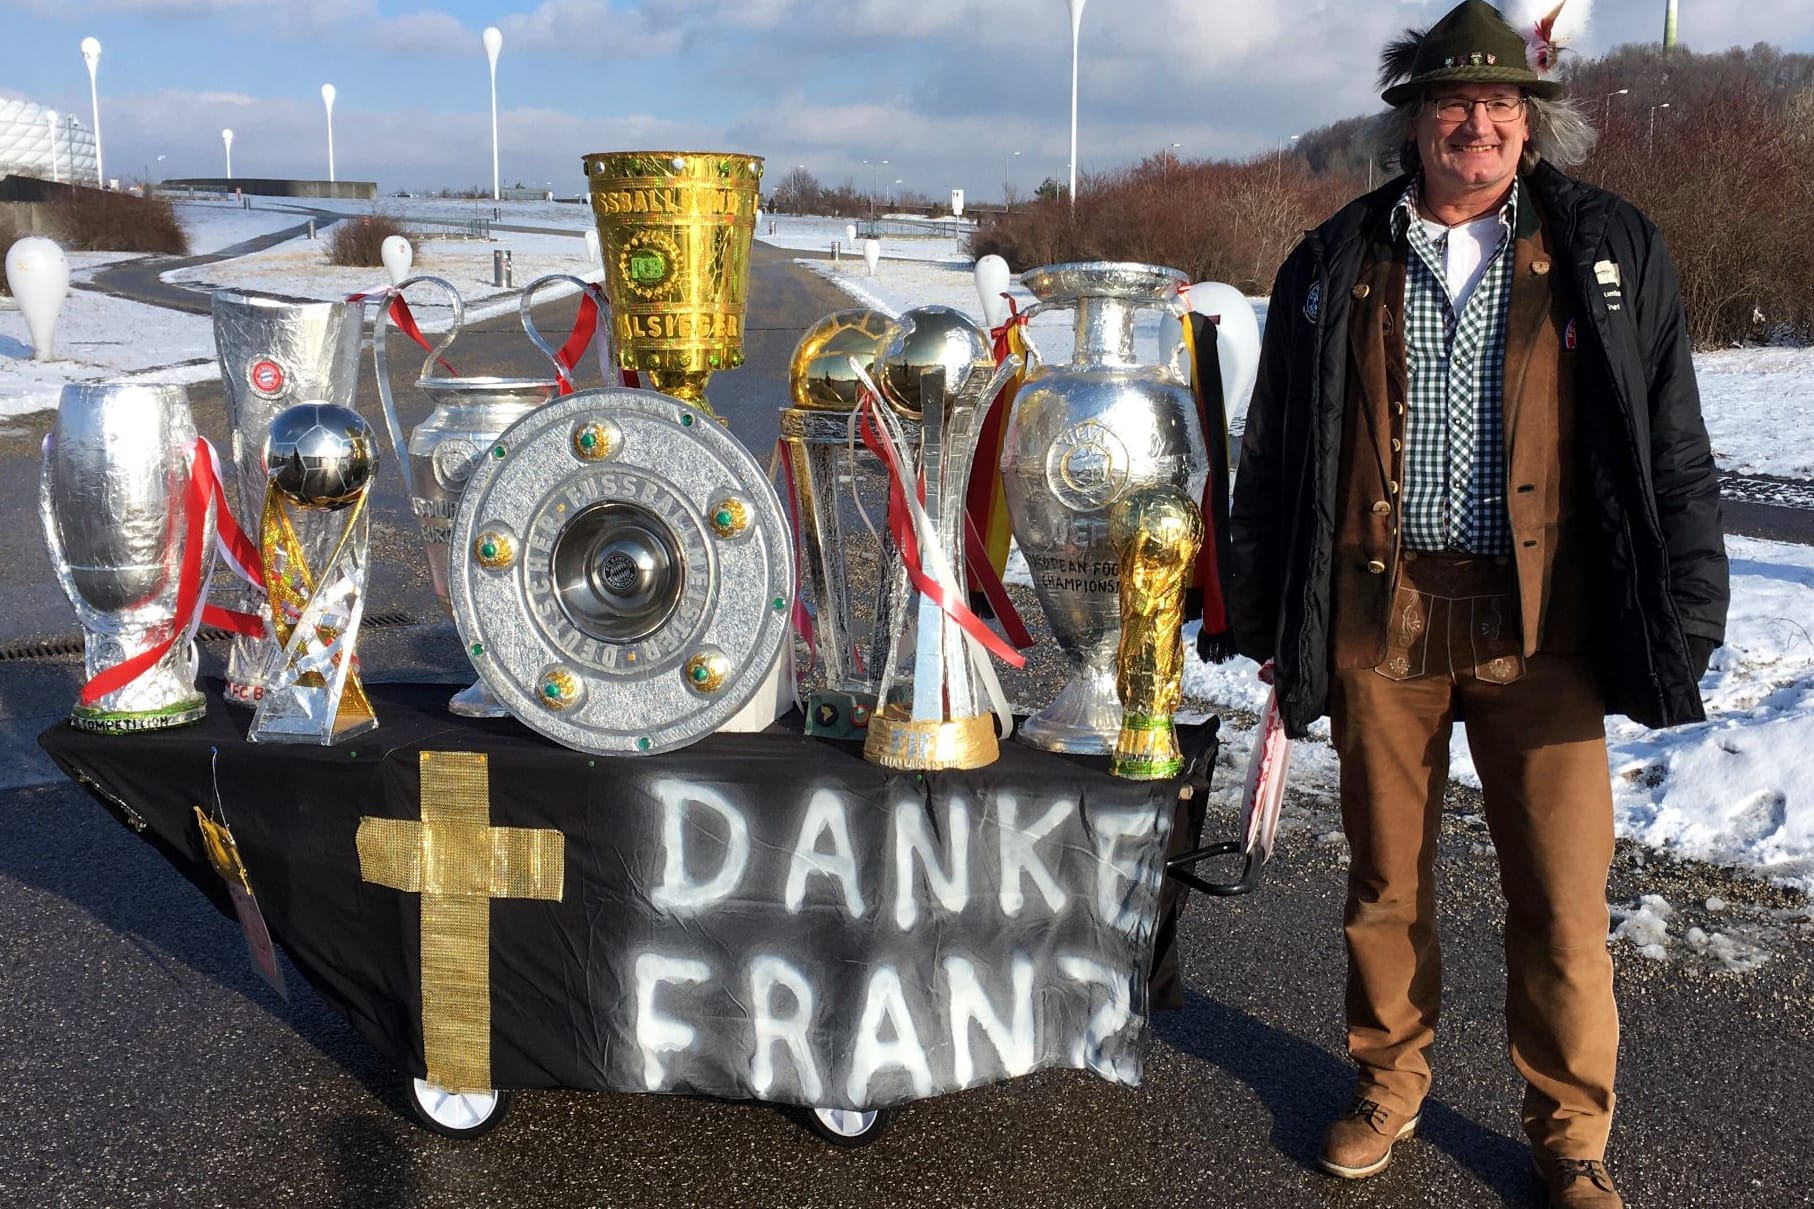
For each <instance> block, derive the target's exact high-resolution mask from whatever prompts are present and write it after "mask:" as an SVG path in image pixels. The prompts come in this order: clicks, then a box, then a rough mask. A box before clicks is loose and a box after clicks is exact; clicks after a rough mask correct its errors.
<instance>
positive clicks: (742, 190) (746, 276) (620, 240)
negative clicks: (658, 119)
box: [584, 151, 762, 416]
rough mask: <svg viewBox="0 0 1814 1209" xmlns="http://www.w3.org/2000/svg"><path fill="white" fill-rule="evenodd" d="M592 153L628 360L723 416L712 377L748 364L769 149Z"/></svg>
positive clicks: (595, 198)
mask: <svg viewBox="0 0 1814 1209" xmlns="http://www.w3.org/2000/svg"><path fill="white" fill-rule="evenodd" d="M584 163H585V166H586V180H587V185H588V188H589V190H590V192H591V196H592V216H593V219H594V220H595V221H596V222H597V223H598V239H599V245H600V253H601V255H602V257H603V259H604V266H605V281H604V285H605V295H606V297H607V298H609V299H610V302H611V314H612V326H613V328H614V332H615V335H616V338H617V339H616V344H617V364H618V368H619V369H625V370H634V371H636V372H637V373H639V374H641V375H642V376H643V380H644V382H645V383H646V384H647V385H649V386H651V387H653V388H654V389H655V390H658V391H660V392H661V393H663V394H665V395H672V396H673V397H674V398H676V399H680V400H681V401H683V402H686V403H690V404H692V405H693V406H694V407H697V408H700V409H701V410H703V411H705V412H706V413H707V414H708V415H713V416H716V414H717V413H715V412H713V411H712V409H711V405H710V404H708V403H707V402H706V398H705V384H706V379H708V378H710V377H711V376H712V374H713V373H714V372H715V371H717V370H721V369H736V368H737V367H738V366H739V365H742V364H743V316H744V312H745V310H746V309H747V307H748V303H749V282H750V240H751V238H752V237H753V236H754V235H755V233H756V207H757V204H758V203H759V201H760V196H759V193H758V190H759V189H760V188H761V185H762V161H761V160H760V159H758V158H757V157H755V156H751V155H737V154H732V153H729V152H705V151H612V152H602V153H600V154H597V155H588V156H585V157H584Z"/></svg>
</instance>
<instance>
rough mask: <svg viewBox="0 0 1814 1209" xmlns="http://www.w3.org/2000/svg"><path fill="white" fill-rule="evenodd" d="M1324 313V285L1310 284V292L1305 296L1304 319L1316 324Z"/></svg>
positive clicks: (1317, 282)
mask: <svg viewBox="0 0 1814 1209" xmlns="http://www.w3.org/2000/svg"><path fill="white" fill-rule="evenodd" d="M1322 313H1323V283H1322V282H1320V281H1313V282H1311V283H1310V292H1309V293H1308V294H1305V295H1304V318H1306V319H1308V320H1310V322H1312V323H1315V322H1316V321H1317V319H1318V318H1319V317H1321V315H1322Z"/></svg>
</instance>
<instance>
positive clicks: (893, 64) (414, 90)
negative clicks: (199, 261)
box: [0, 0, 1814, 198]
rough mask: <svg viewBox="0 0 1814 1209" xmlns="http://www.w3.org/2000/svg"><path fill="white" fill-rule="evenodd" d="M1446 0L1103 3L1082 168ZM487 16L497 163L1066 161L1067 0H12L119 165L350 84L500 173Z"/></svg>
mask: <svg viewBox="0 0 1814 1209" xmlns="http://www.w3.org/2000/svg"><path fill="white" fill-rule="evenodd" d="M1450 3H1451V0H1436V2H1435V3H1427V4H1426V3H1418V2H1416V0H1408V2H1401V0H1351V2H1344V0H1086V3H1085V8H1084V12H1083V23H1082V68H1081V82H1080V101H1079V116H1078V120H1079V136H1078V138H1079V147H1078V159H1079V162H1080V165H1081V166H1082V168H1083V169H1085V170H1090V169H1098V170H1100V169H1108V168H1113V167H1116V166H1119V165H1121V164H1125V163H1128V162H1131V161H1134V160H1138V159H1140V158H1141V157H1143V156H1146V155H1150V154H1152V153H1154V152H1156V151H1158V150H1160V149H1161V148H1166V147H1169V146H1170V145H1171V144H1173V143H1177V144H1179V152H1178V153H1179V154H1180V155H1182V156H1184V157H1186V158H1194V157H1200V156H1217V155H1227V156H1239V155H1247V154H1252V153H1255V152H1259V151H1263V150H1267V149H1270V148H1272V147H1274V146H1276V145H1278V143H1279V142H1280V140H1282V139H1285V138H1288V137H1289V136H1290V135H1292V134H1294V133H1297V132H1299V131H1302V130H1307V129H1310V128H1312V127H1314V126H1318V125H1322V124H1324V123H1326V122H1329V121H1333V120H1335V119H1337V118H1340V117H1344V116H1348V115H1351V114H1355V113H1362V112H1368V111H1371V110H1372V109H1374V108H1376V107H1377V105H1378V102H1377V99H1376V97H1375V96H1374V93H1373V90H1372V88H1371V86H1370V85H1371V81H1372V77H1373V74H1374V68H1375V64H1376V61H1377V55H1378V49H1379V46H1380V44H1381V43H1382V42H1383V41H1384V40H1385V39H1386V38H1387V37H1388V36H1389V35H1390V34H1392V33H1394V32H1396V31H1397V30H1398V29H1400V28H1402V27H1404V26H1406V25H1414V26H1422V25H1427V24H1429V23H1430V22H1432V21H1434V20H1435V19H1436V18H1437V17H1439V16H1441V15H1442V13H1443V12H1445V11H1446V10H1447V9H1448V7H1449V4H1450ZM1680 7H1681V18H1680V30H1681V39H1682V41H1683V43H1684V44H1686V45H1688V46H1691V47H1693V48H1694V49H1697V50H1715V49H1721V48H1724V47H1727V46H1732V45H1749V44H1751V43H1754V42H1759V41H1768V42H1773V43H1775V44H1777V45H1779V46H1783V47H1785V48H1787V49H1791V50H1801V51H1814V2H1810V0H1745V2H1744V3H1733V2H1732V0H1718V2H1715V0H1680ZM1663 8H1664V3H1663V0H1599V2H1598V4H1597V5H1596V6H1595V9H1594V21H1593V26H1592V28H1591V30H1590V32H1589V34H1588V36H1587V37H1586V38H1585V39H1584V40H1583V41H1582V43H1581V44H1580V49H1581V50H1583V51H1585V52H1586V53H1589V54H1592V53H1596V52H1598V51H1600V50H1603V49H1606V48H1608V47H1610V46H1613V45H1617V44H1619V43H1622V42H1629V41H1657V40H1660V38H1661V30H1662V14H1663ZM487 25H496V26H498V27H499V28H500V29H501V30H502V32H503V34H504V46H503V54H502V56H501V58H500V59H499V63H498V111H499V125H500V141H501V146H502V151H501V160H502V173H503V176H504V177H505V183H506V184H508V183H511V182H512V181H515V180H521V181H523V182H524V183H526V184H534V185H543V184H549V183H551V184H552V185H553V187H554V188H555V189H556V190H557V191H558V192H562V193H570V192H573V191H576V190H578V189H579V188H580V187H581V185H582V180H581V174H580V169H579V157H580V156H581V155H582V154H583V153H585V152H589V151H605V150H619V149H628V148H634V147H648V148H657V147H659V148H664V149H697V150H735V151H741V152H746V153H750V154H755V155H761V156H765V157H767V159H768V161H769V171H770V174H771V178H772V179H778V174H781V173H785V172H786V171H787V170H789V169H791V168H792V167H793V166H794V165H796V164H804V165H806V167H807V168H808V169H809V170H811V171H812V172H813V173H814V175H816V176H817V177H818V178H819V179H820V180H822V181H824V182H826V183H828V184H834V185H835V184H838V183H841V182H843V181H846V180H848V181H851V182H854V183H855V184H856V185H857V186H858V188H860V189H863V190H867V189H869V188H870V187H871V185H872V184H875V183H879V184H880V186H881V188H882V190H883V191H884V192H886V191H887V190H888V189H889V188H891V187H892V186H893V184H894V182H895V181H896V180H899V181H901V182H902V185H901V187H902V188H903V189H912V190H919V191H921V192H924V193H928V194H931V195H933V196H937V197H943V196H944V195H945V194H946V192H947V191H948V190H949V189H951V188H953V187H961V188H964V189H966V190H967V191H968V192H969V193H970V194H971V195H972V196H975V197H978V198H996V197H999V196H1000V194H1001V186H1002V181H1003V178H1004V172H1006V173H1007V174H1008V176H1009V177H1010V178H1011V179H1012V180H1013V181H1014V182H1015V184H1016V185H1017V187H1019V188H1020V189H1021V190H1022V191H1023V192H1024V191H1027V190H1029V189H1031V187H1032V186H1034V185H1036V184H1037V183H1038V182H1039V181H1040V180H1041V179H1043V178H1044V177H1046V176H1052V177H1055V178H1058V179H1061V180H1062V179H1063V178H1064V176H1065V172H1066V162H1067V158H1068V144H1069V137H1070V136H1069V121H1070V17H1069V13H1068V10H1067V8H1066V5H1065V0H543V2H541V3H533V2H531V3H523V2H520V0H484V2H479V0H470V2H469V0H442V2H440V3H433V2H422V3H417V2H413V0H400V2H399V0H382V2H381V0H287V2H282V3H271V2H270V0H0V29H4V31H5V35H4V43H5V49H4V51H3V52H0V53H3V54H4V57H5V62H6V68H5V70H4V72H0V95H9V96H19V97H24V98H27V99H30V100H34V101H38V102H40V103H43V104H46V105H50V106H53V107H55V108H57V109H60V110H66V111H68V112H70V113H75V114H78V115H80V116H81V118H82V120H83V121H84V122H85V123H86V122H87V121H88V119H89V96H88V73H87V69H86V68H85V67H84V65H83V62H82V58H81V54H80V51H79V49H78V44H79V43H80V41H81V39H82V38H83V37H85V36H90V35H92V36H94V37H96V38H98V39H100V41H101V44H102V56H101V63H100V72H99V88H100V97H101V133H102V147H103V151H104V153H105V157H106V161H107V168H108V175H109V176H124V177H129V178H133V179H136V178H137V177H138V176H140V175H141V174H143V173H144V172H145V171H146V169H147V168H150V169H151V171H152V174H153V175H154V176H186V175H219V174H220V173H221V172H222V171H223V153H222V146H221V138H220V131H221V129H222V128H223V127H230V128H232V129H233V131H234V142H233V167H234V172H235V174H236V175H241V176H259V175H269V176H325V175H326V170H327V164H326V160H327V152H326V141H327V140H326V116H325V111H324V108H323V105H322V102H321V97H320V87H321V85H322V83H324V82H332V83H333V84H334V86H335V88H336V89H337V90H338V97H337V99H336V101H335V105H334V151H335V165H336V170H337V175H338V176H339V177H340V178H342V179H366V180H377V181H378V182H379V184H380V186H381V187H382V188H384V189H386V190H395V189H405V188H407V189H420V188H428V187H440V186H443V185H453V186H459V185H469V184H483V185H485V186H487V187H488V186H489V184H490V175H491V135H490V118H489V104H490V92H489V84H488V78H487V72H486V64H485V54H484V50H483V49H482V46H481V43H480V32H481V31H482V30H483V29H484V28H485V26H487ZM1017 151H1018V152H1020V154H1019V155H1018V156H1015V155H1014V152H1017ZM159 156H162V157H164V158H163V160H162V162H161V163H160V162H158V157H159ZM882 159H886V160H888V161H889V163H888V165H887V166H886V167H876V166H865V165H864V163H863V161H865V160H869V161H872V164H873V162H874V161H878V160H882Z"/></svg>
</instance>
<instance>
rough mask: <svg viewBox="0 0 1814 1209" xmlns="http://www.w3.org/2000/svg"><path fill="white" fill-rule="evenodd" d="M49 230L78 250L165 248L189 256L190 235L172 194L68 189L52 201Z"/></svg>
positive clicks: (177, 254)
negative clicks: (143, 194) (183, 224)
mask: <svg viewBox="0 0 1814 1209" xmlns="http://www.w3.org/2000/svg"><path fill="white" fill-rule="evenodd" d="M48 222H49V225H50V228H51V230H52V231H53V232H55V234H56V238H57V240H58V242H60V243H61V244H62V245H63V246H64V247H65V248H66V249H68V250H70V251H76V252H163V253H167V254H170V255H173V256H185V255H187V254H188V252H189V236H188V235H187V234H186V233H185V232H184V231H183V227H182V224H181V223H179V222H177V220H176V210H175V209H174V208H173V207H172V206H171V204H170V199H169V198H167V197H161V196H160V197H134V196H133V195H132V194H130V193H109V192H106V191H104V190H101V189H78V188H65V189H60V190H58V191H57V192H56V193H55V195H54V196H52V197H51V199H50V201H49V218H48Z"/></svg>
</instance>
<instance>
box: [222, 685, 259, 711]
mask: <svg viewBox="0 0 1814 1209" xmlns="http://www.w3.org/2000/svg"><path fill="white" fill-rule="evenodd" d="M264 695H265V686H264V685H262V684H247V683H243V682H241V681H238V680H228V681H227V685H226V687H225V688H224V689H222V690H221V697H222V698H223V699H224V700H225V701H226V703H227V704H228V705H241V706H244V707H245V708H247V709H257V708H258V703H259V701H260V700H261V699H263V697H264Z"/></svg>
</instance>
